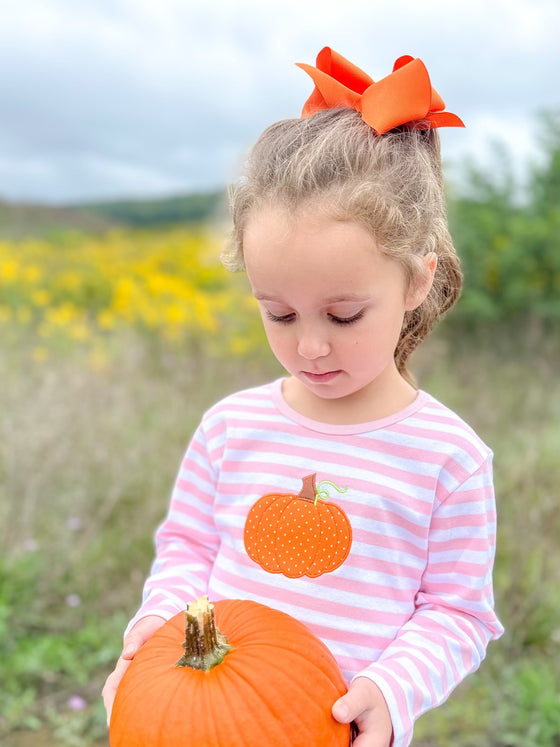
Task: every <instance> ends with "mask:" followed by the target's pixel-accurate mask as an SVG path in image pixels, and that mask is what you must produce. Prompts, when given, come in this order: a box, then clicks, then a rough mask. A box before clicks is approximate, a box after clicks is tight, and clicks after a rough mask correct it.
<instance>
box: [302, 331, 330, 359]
mask: <svg viewBox="0 0 560 747" xmlns="http://www.w3.org/2000/svg"><path fill="white" fill-rule="evenodd" d="M330 350H331V346H330V344H329V342H328V340H326V339H325V338H323V337H321V335H320V334H319V333H318V332H316V331H315V332H313V331H311V330H310V331H309V332H307V333H302V334H301V335H300V336H299V340H298V347H297V351H298V354H299V355H300V356H301V357H302V358H305V359H306V360H308V361H312V360H315V359H316V358H323V357H324V356H326V355H328V354H329V353H330Z"/></svg>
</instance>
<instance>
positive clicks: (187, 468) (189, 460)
mask: <svg viewBox="0 0 560 747" xmlns="http://www.w3.org/2000/svg"><path fill="white" fill-rule="evenodd" d="M310 474H316V475H317V481H318V482H320V481H330V482H332V483H334V484H336V485H337V486H340V487H346V488H347V490H346V492H344V493H340V494H339V493H338V492H337V491H336V490H333V491H331V495H330V497H329V499H328V500H329V501H330V502H331V503H335V504H336V505H337V506H339V507H340V508H341V509H342V510H343V511H344V513H345V514H346V516H347V517H348V519H349V522H350V525H351V528H352V544H351V549H350V552H349V554H348V556H347V557H346V559H345V560H344V562H343V563H342V564H341V565H340V566H339V567H338V568H336V569H335V570H334V571H332V572H326V573H323V574H322V575H319V576H317V577H314V578H312V577H309V576H302V577H299V578H289V577H287V576H285V575H283V574H281V573H274V574H272V573H270V572H268V571H267V570H264V569H263V568H262V567H261V566H260V565H259V564H258V563H256V562H255V561H254V560H252V559H251V558H250V557H249V555H248V553H247V550H246V548H245V543H244V527H245V522H246V519H247V514H248V512H249V510H250V509H251V507H252V506H253V504H254V503H255V502H256V501H257V500H258V499H259V498H261V497H262V496H264V495H269V494H276V495H288V494H291V495H294V496H296V495H297V494H298V493H299V491H300V489H301V486H302V480H303V478H304V477H306V476H307V475H310ZM495 535H496V511H495V502H494V490H493V482H492V453H491V451H490V450H489V449H488V447H487V446H485V444H484V443H483V442H482V441H481V440H480V438H478V436H477V435H476V434H475V433H474V431H473V430H472V429H471V428H470V427H469V426H468V425H467V424H466V423H465V422H464V421H463V420H461V419H460V418H459V417H458V416H457V415H456V414H455V413H453V412H452V411H451V410H449V409H448V408H446V407H445V406H444V405H442V404H440V403H439V402H438V401H437V400H435V399H434V398H433V397H431V396H430V395H428V394H427V393H425V392H422V391H420V392H419V393H418V395H417V397H416V399H415V401H414V402H413V403H412V404H411V405H410V406H408V407H407V408H405V409H404V410H402V411H400V412H398V413H395V414H394V415H392V416H390V417H387V418H384V419H382V420H378V421H375V422H370V423H362V424H358V425H328V424H324V423H318V422H315V421H312V420H309V419H308V418H306V417H304V416H302V415H300V414H299V413H297V412H295V411H294V410H292V409H291V408H290V407H289V406H288V405H287V403H286V402H285V400H284V398H283V396H282V380H278V381H275V382H272V383H270V384H267V385H265V386H261V387H257V388H253V389H248V390H245V391H242V392H239V393H237V394H234V395H231V396H229V397H227V398H225V399H224V400H222V401H221V402H219V403H217V404H216V405H214V406H213V407H212V408H211V409H210V410H209V411H208V412H207V413H206V414H205V415H204V417H203V419H202V422H201V424H200V425H199V427H198V429H197V430H196V432H195V434H194V436H193V438H192V440H191V443H190V445H189V447H188V449H187V452H186V455H185V457H184V460H183V462H182V464H181V467H180V470H179V474H178V476H177V480H176V484H175V488H174V491H173V494H172V497H171V504H170V508H169V512H168V514H167V517H166V518H165V520H164V521H163V523H162V524H161V526H160V527H159V528H158V530H157V532H156V558H155V561H154V564H153V567H152V571H151V574H150V576H149V578H148V579H147V581H146V584H145V588H144V599H143V604H142V606H141V608H140V610H139V611H138V613H137V615H136V616H135V618H134V619H133V620H132V621H131V624H130V626H131V625H132V624H134V622H136V621H137V620H138V619H140V617H143V616H145V615H148V614H155V615H160V616H162V617H164V618H166V619H167V618H169V617H171V616H172V615H174V614H176V613H177V612H178V611H181V610H184V608H185V604H186V602H188V601H190V600H192V599H194V598H195V597H197V596H199V595H201V594H208V595H209V596H210V598H211V599H213V600H218V599H224V598H226V599H227V598H229V599H253V600H255V601H258V602H261V603H263V604H267V605H269V606H271V607H275V608H278V609H281V610H283V611H285V612H287V613H289V614H291V615H293V616H294V617H296V618H298V619H299V620H301V621H303V622H304V623H306V624H307V625H308V626H309V627H310V628H311V630H313V631H314V632H315V634H316V635H317V636H318V637H319V638H321V639H322V640H323V641H324V642H325V643H326V645H327V646H328V647H329V648H330V650H331V651H332V653H333V654H334V656H335V657H336V659H337V661H338V663H339V666H340V669H341V671H342V673H343V675H344V677H345V678H346V680H347V682H350V681H351V680H352V679H353V678H354V677H355V676H357V675H360V676H366V677H369V678H371V679H372V680H373V681H374V682H375V683H376V684H377V685H378V687H379V688H380V689H381V691H382V692H383V695H384V697H385V699H386V702H387V705H388V707H389V710H390V713H391V717H392V721H393V729H394V742H393V744H394V747H404V746H405V745H408V744H409V743H410V741H411V739H412V730H413V724H414V721H415V719H416V718H418V716H420V715H421V714H422V713H424V712H425V711H426V710H428V709H430V708H433V707H435V706H436V705H438V704H439V703H441V702H442V701H443V700H445V698H446V697H447V696H448V695H449V693H450V692H451V690H452V689H453V688H454V687H455V686H456V685H457V684H458V683H459V682H460V681H461V680H462V679H463V678H464V677H465V676H466V675H467V674H468V673H469V672H472V671H474V670H475V669H476V668H477V667H478V665H479V664H480V662H481V660H482V659H483V657H484V655H485V651H486V647H487V644H488V642H489V641H490V640H491V639H493V638H498V637H499V636H500V635H501V633H502V630H503V629H502V626H501V624H500V622H499V620H498V619H497V617H496V615H495V613H494V604H493V591H492V566H493V560H494V550H495ZM130 626H129V629H130Z"/></svg>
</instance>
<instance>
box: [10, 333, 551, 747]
mask: <svg viewBox="0 0 560 747" xmlns="http://www.w3.org/2000/svg"><path fill="white" fill-rule="evenodd" d="M535 349H538V351H539V352H538V354H537V353H535V351H534V350H529V352H526V353H523V354H520V353H519V352H518V351H514V352H512V345H509V344H504V345H502V346H500V349H497V348H496V346H495V345H489V344H488V343H487V342H477V343H476V345H474V346H471V347H468V346H465V348H464V349H463V348H462V347H461V346H460V345H457V344H456V345H453V346H450V345H449V344H448V343H446V342H445V341H444V340H443V338H442V337H439V338H435V339H434V340H433V341H431V342H430V343H429V344H428V345H427V347H426V349H425V350H424V351H423V352H422V353H419V354H418V357H417V360H416V370H417V373H418V376H419V380H420V384H421V386H422V387H423V388H426V389H428V390H429V391H431V392H432V393H433V394H434V395H435V396H436V397H438V398H440V399H442V400H443V401H445V402H446V403H447V404H449V405H450V406H451V407H454V408H455V409H456V410H457V411H458V412H459V413H461V414H462V415H463V416H464V417H465V419H467V420H468V421H469V422H471V424H472V425H473V426H474V427H475V428H476V429H477V430H478V432H479V433H480V434H481V436H482V437H483V438H484V439H485V440H486V441H487V442H488V443H489V444H491V445H492V447H493V449H494V451H495V472H496V487H497V495H498V510H499V516H500V524H499V526H500V532H499V549H498V559H497V565H496V577H495V580H496V596H497V605H498V609H499V611H500V615H501V617H502V619H503V621H504V623H505V625H506V627H507V634H506V636H504V638H503V639H502V640H501V641H500V642H499V643H497V644H494V645H493V646H492V647H491V650H490V653H489V658H488V661H487V662H486V664H485V665H484V666H483V669H482V672H481V674H480V675H477V676H476V677H473V678H470V681H468V684H465V685H464V686H462V687H461V688H460V691H459V692H458V693H457V694H456V695H455V696H454V697H453V698H451V699H450V701H449V704H448V705H446V706H445V707H443V708H441V709H438V711H436V712H434V713H433V714H430V715H428V716H426V717H424V719H422V720H421V721H420V723H419V727H418V738H419V740H421V741H420V742H419V743H421V744H425V745H434V746H437V745H442V746H443V745H448V744H450V743H451V742H453V743H454V744H456V745H457V746H458V747H466V746H467V745H469V744H481V743H484V744H486V745H523V747H531V745H534V746H535V747H549V746H550V747H552V745H555V744H558V739H559V738H560V724H559V725H558V731H557V732H555V731H554V730H555V729H556V726H555V725H554V723H553V721H552V720H553V719H554V716H550V717H548V716H547V715H546V709H547V707H548V706H547V705H546V704H545V705H542V702H543V701H542V700H541V701H539V703H541V705H539V706H538V708H539V709H540V711H541V713H536V714H535V713H533V712H532V711H531V708H533V705H531V704H534V703H535V702H536V700H535V699H536V698H537V693H538V692H541V693H542V688H543V681H544V682H545V688H546V676H547V675H548V674H550V676H551V678H550V683H551V684H549V686H548V687H549V691H550V692H549V693H548V695H550V697H551V698H554V694H553V693H552V690H553V688H554V687H555V685H554V682H556V681H557V678H558V676H560V672H559V671H558V670H559V665H558V661H559V660H560V625H559V624H558V619H560V617H559V616H560V602H559V600H558V594H557V579H558V573H559V572H560V549H559V547H558V542H557V538H558V536H559V534H560V512H558V510H557V498H558V487H557V486H558V484H559V483H560V462H559V460H558V445H559V444H560V391H559V388H558V385H557V381H556V371H557V370H558V363H559V360H558V359H559V358H560V355H559V353H558V351H557V350H556V349H555V341H553V343H552V345H551V346H549V347H548V348H547V344H546V343H545V342H543V343H542V345H540V346H536V348H535ZM32 360H33V359H32V355H31V353H30V352H29V354H28V352H26V350H25V346H24V345H21V346H20V348H19V349H18V350H7V351H5V355H4V356H3V357H2V359H1V360H0V380H1V381H2V387H0V438H1V451H0V541H1V542H2V548H3V554H4V558H5V560H6V559H8V561H9V567H8V570H9V573H10V574H11V578H12V580H13V584H14V585H15V586H16V587H17V583H18V579H19V578H20V577H19V576H18V573H20V571H21V568H22V567H23V566H22V563H25V562H26V559H28V558H29V557H31V556H32V557H34V558H36V559H38V562H37V563H36V565H35V567H34V568H33V571H32V574H33V575H32V576H29V575H27V576H26V575H25V574H23V575H21V584H22V588H21V589H18V588H15V590H14V594H13V595H12V597H9V599H8V603H7V607H8V609H7V611H6V612H5V615H6V616H5V620H4V624H5V630H6V631H7V633H8V635H7V638H6V637H5V638H4V646H5V647H6V650H5V651H4V652H3V656H2V658H3V660H4V661H5V665H4V666H10V660H9V656H12V655H15V653H16V652H17V648H18V646H21V640H22V636H23V637H25V636H29V635H33V636H35V637H36V638H37V639H40V638H41V636H43V635H45V636H46V635H47V634H48V635H49V636H51V637H52V636H55V642H56V641H58V644H56V645H58V646H59V649H57V656H62V652H63V651H64V652H65V655H67V656H69V655H70V654H69V653H68V651H67V649H68V648H72V646H73V645H74V644H73V643H72V641H73V640H76V641H77V640H78V637H79V636H78V633H79V631H80V630H82V631H83V630H86V631H93V630H96V629H97V630H99V631H100V630H101V628H102V627H103V625H106V627H104V628H103V632H99V635H100V636H101V635H103V636H104V637H105V638H106V637H107V636H112V639H111V640H105V638H103V640H102V641H99V640H97V639H96V638H95V636H94V635H93V633H92V637H91V640H89V642H88V643H87V646H89V647H90V648H92V649H96V648H97V649H98V651H97V654H98V655H97V658H95V657H93V658H92V659H91V661H89V660H88V662H89V663H88V662H84V654H83V649H80V650H79V653H78V652H77V653H76V658H78V657H79V658H80V660H81V661H82V662H84V667H85V668H86V669H87V671H86V672H84V673H82V675H80V676H79V677H73V675H72V672H71V671H70V672H69V671H67V670H64V672H63V671H62V670H63V669H64V668H63V667H62V666H61V667H59V668H57V666H56V664H55V665H53V666H52V669H51V670H49V671H47V672H39V673H37V672H36V671H35V670H33V667H35V668H37V658H36V657H35V658H33V659H32V658H31V656H30V664H29V669H30V671H29V672H28V671H27V670H25V666H26V665H25V666H24V665H23V664H20V665H21V667H23V669H21V671H20V672H19V674H18V675H17V676H16V675H14V676H13V677H12V679H10V680H9V682H10V692H11V693H12V698H13V703H12V710H11V711H10V713H11V714H12V715H11V717H10V719H7V718H6V719H5V722H4V729H5V730H6V729H8V731H7V732H6V731H5V732H4V733H5V734H6V733H8V734H9V733H10V732H9V729H11V728H14V727H15V726H16V725H18V724H19V725H20V726H21V725H22V724H28V725H29V724H32V725H33V726H37V727H38V726H45V724H46V725H50V728H51V729H55V733H56V735H57V740H58V741H56V743H57V744H58V743H59V744H61V745H62V744H84V745H86V744H88V743H89V740H90V738H93V737H94V736H95V735H97V736H99V734H100V733H102V730H103V724H102V718H103V716H102V712H101V710H100V706H99V702H98V700H99V698H98V694H99V689H100V684H101V682H102V681H103V679H104V677H105V676H106V674H107V673H108V671H109V668H110V664H111V662H112V659H113V657H114V656H115V655H116V653H117V652H118V647H119V638H120V631H121V629H122V624H123V622H124V620H125V619H126V617H127V616H128V615H129V614H130V613H131V612H132V611H133V610H134V608H135V607H136V605H137V603H138V599H139V594H140V590H141V585H142V581H143V578H144V575H145V573H146V571H147V569H148V565H149V562H150V560H151V553H152V544H151V543H152V535H153V530H154V528H155V526H156V524H157V522H158V521H159V519H160V518H161V517H162V516H163V514H164V512H165V509H166V506H167V501H168V496H169V492H170V489H171V486H172V482H173V479H174V476H175V472H176V470H177V468H178V464H179V460H180V458H181V456H182V453H183V451H184V448H185V445H186V442H187V440H188V438H189V436H190V434H191V432H192V430H193V428H194V427H195V425H196V423H197V422H198V420H199V418H200V415H201V412H202V411H203V410H204V408H205V407H206V406H207V405H209V404H210V403H211V402H213V401H215V400H216V399H217V398H218V397H220V396H222V395H223V394H225V393H226V392H228V391H231V390H233V389H236V388H239V387H241V386H247V385H251V384H253V383H256V382H258V381H262V380H265V379H267V378H270V377H271V376H273V375H276V374H277V373H278V369H277V368H275V366H274V365H273V364H272V363H271V362H269V361H268V362H265V361H255V363H254V364H253V365H250V364H249V363H248V362H247V361H242V360H236V361H231V362H229V363H227V364H226V363H224V361H220V360H218V359H211V358H209V357H208V356H206V355H203V354H202V353H201V352H200V351H199V352H198V353H196V354H194V353H193V352H192V351H191V352H190V353H188V352H184V353H181V352H178V351H175V352H169V350H166V349H165V348H161V347H158V346H156V345H154V344H153V343H148V342H147V341H146V340H144V339H141V338H138V337H134V336H131V337H128V338H123V339H122V340H121V341H120V344H119V346H118V353H117V354H115V356H114V358H113V361H112V364H111V365H110V366H109V367H107V368H106V369H104V370H101V371H100V370H94V369H92V368H90V367H88V365H87V361H86V359H85V358H84V359H83V360H82V359H80V358H79V357H77V356H74V357H72V356H70V357H61V358H60V359H59V360H55V359H52V358H51V359H50V360H49V361H47V362H45V363H42V364H41V363H33V362H32ZM22 573H23V572H22ZM24 583H25V584H26V585H29V584H30V583H31V586H32V589H33V595H34V599H28V597H26V593H25V591H24V589H23V585H24ZM18 600H21V601H20V602H18ZM10 605H11V608H10ZM24 605H25V606H24ZM0 617H1V616H0ZM3 619H4V618H2V619H0V627H1V624H2V620H3ZM38 620H39V621H40V622H39V623H38ZM6 621H7V622H6ZM102 623H103V625H102ZM16 624H17V626H18V629H19V633H20V634H21V636H20V637H18V636H16V635H15V633H13V630H12V629H13V627H14V626H15V625H16ZM10 634H11V635H12V638H10ZM6 640H7V642H6ZM10 641H11V642H10ZM53 645H55V644H53ZM76 646H78V643H76ZM90 653H92V654H93V653H95V651H91V652H90ZM41 661H43V660H41ZM31 662H33V663H31ZM12 666H13V665H12ZM42 666H45V667H46V666H47V665H46V664H44V665H42ZM69 668H70V670H71V665H69ZM59 670H60V671H59ZM505 672H508V673H509V675H508V676H510V683H513V684H510V690H509V691H508V692H509V695H507V697H505V696H504V695H503V693H504V690H503V688H502V687H501V681H502V678H503V676H504V673H505ZM6 676H7V675H6V674H5V673H3V671H2V666H1V665H0V679H2V678H3V677H6ZM535 676H536V680H535V682H536V684H534V677H535ZM18 678H19V679H18ZM20 685H21V688H20ZM18 688H20V689H18ZM30 688H31V690H33V692H34V696H33V698H32V700H33V702H32V703H31V702H30V703H29V704H28V705H25V707H24V706H22V707H21V708H20V709H19V710H18V708H17V707H16V705H17V699H18V698H23V697H24V696H23V695H22V694H19V695H18V693H20V690H21V693H24V692H26V691H29V690H30ZM512 688H513V689H512ZM539 688H540V690H539ZM546 692H547V691H546V690H545V693H546ZM72 693H77V694H79V695H80V696H82V697H83V698H84V699H85V702H86V708H85V710H84V711H83V712H80V713H77V714H72V713H70V712H69V711H68V706H67V700H68V696H69V695H70V694H72ZM550 693H552V694H550ZM540 697H542V695H541V696H540ZM546 702H547V703H548V701H546ZM551 702H552V706H551V708H552V710H551V713H553V712H554V708H556V706H558V708H557V709H556V710H557V711H558V712H560V703H559V702H555V701H551ZM14 704H16V705H14ZM523 708H526V714H525V716H524V717H523V718H524V720H523V719H521V716H520V715H519V714H520V713H525V712H524V711H523ZM514 710H515V716H516V718H517V719H518V721H517V722H516V721H514V718H513V716H514V714H513V711H514ZM92 713H93V716H92V715H91V714H92ZM30 714H32V715H33V718H31V716H30ZM473 714H478V715H477V723H476V724H475V725H474V726H473V725H472V718H471V717H472V716H473ZM483 714H488V716H489V717H491V718H488V723H486V724H485V721H484V715H483ZM72 719H74V721H72ZM80 719H81V721H80ZM88 719H89V720H88ZM92 719H93V722H92ZM469 719H471V722H470V723H471V726H469V730H470V733H471V736H472V739H473V740H474V741H472V740H471V741H468V737H467V736H464V735H463V734H462V731H463V730H462V728H461V724H462V723H463V722H464V723H465V724H466V722H467V721H468V720H469ZM520 719H521V721H520ZM539 719H540V721H541V722H542V723H544V724H545V727H546V728H547V729H548V732H546V731H542V730H541V731H540V732H535V733H536V734H537V736H536V737H532V736H531V733H530V732H529V731H528V729H529V725H530V724H531V723H533V724H534V722H535V721H536V722H537V723H539ZM544 719H548V721H546V723H545V721H544ZM475 720H476V719H475ZM71 723H75V724H77V725H75V726H74V727H73V730H69V727H68V724H71ZM92 723H93V726H92ZM506 723H510V724H514V726H512V727H511V728H514V733H513V735H512V734H511V733H510V734H509V736H508V737H507V739H506V736H504V730H505V726H504V724H506ZM61 724H66V725H65V726H64V727H63V726H61ZM551 724H552V725H551ZM545 727H543V729H544V728H545ZM473 728H474V729H475V731H474V732H473V731H472V730H473ZM511 728H510V731H511ZM465 729H466V726H465ZM485 729H486V732H485V731H484V730H485ZM534 731H535V729H534V725H533V732H534ZM1 733H2V719H1V718H0V735H1ZM481 733H482V734H483V736H482V737H481ZM484 734H485V736H484ZM543 734H545V736H543ZM547 734H548V736H546V735H547ZM550 734H551V735H552V736H550ZM88 735H89V736H88ZM475 737H476V739H478V740H479V741H478V742H477V741H476V739H475ZM5 738H7V737H5ZM481 739H482V741H480V740H481ZM539 740H540V741H539ZM547 740H548V741H547ZM554 740H556V741H554ZM4 743H9V742H4Z"/></svg>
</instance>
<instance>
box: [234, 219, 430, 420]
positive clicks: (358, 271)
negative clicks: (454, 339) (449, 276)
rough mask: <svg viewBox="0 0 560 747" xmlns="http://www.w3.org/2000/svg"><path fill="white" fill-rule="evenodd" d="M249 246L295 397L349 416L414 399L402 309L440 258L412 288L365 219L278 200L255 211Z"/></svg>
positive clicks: (326, 415)
mask: <svg viewBox="0 0 560 747" xmlns="http://www.w3.org/2000/svg"><path fill="white" fill-rule="evenodd" d="M243 253H244V260H245V266H246V269H247V275H248V277H249V281H250V283H251V286H252V289H253V293H254V295H255V298H256V299H257V300H258V302H259V305H260V309H261V314H262V318H263V322H264V328H265V332H266V335H267V338H268V341H269V344H270V347H271V348H272V351H273V353H274V355H275V356H276V358H277V359H278V361H279V362H280V363H281V364H282V365H283V366H284V368H285V369H286V370H287V371H288V372H289V373H290V374H291V378H290V379H288V381H287V382H285V386H284V396H285V398H286V400H287V402H288V404H290V405H291V406H292V407H293V408H294V409H296V410H297V411H299V412H301V413H302V414H304V415H306V416H307V417H311V418H314V419H317V420H325V421H327V422H340V423H342V422H365V421H367V420H373V419H375V418H377V417H384V416H385V415H389V414H392V413H393V412H395V411H398V410H399V409H402V407H404V406H406V405H407V404H410V403H411V402H412V400H413V399H414V397H415V392H414V390H413V389H412V387H410V386H409V385H408V384H407V383H406V382H405V381H404V379H403V378H402V377H401V376H400V374H399V373H398V371H397V368H396V365H395V362H394V351H395V348H396V345H397V341H398V339H399V335H400V331H401V327H402V323H403V317H404V313H405V311H406V310H410V309H413V308H416V306H418V305H419V304H420V303H421V302H422V300H423V299H424V298H425V296H426V295H427V292H428V291H429V288H430V285H431V281H432V277H433V271H434V270H435V264H436V263H435V255H428V256H427V257H426V258H425V265H426V277H425V278H424V280H423V282H422V283H415V284H414V286H413V287H411V288H409V287H408V285H407V282H406V279H405V274H404V270H403V268H402V266H401V265H400V264H399V263H398V262H396V261H394V260H392V259H390V258H389V257H387V256H386V255H384V254H383V253H382V252H381V251H380V250H379V248H378V246H377V244H376V242H375V240H374V239H373V238H372V236H371V235H370V234H369V233H368V232H367V231H366V229H365V228H364V227H362V226H361V225H360V224H358V223H354V222H341V221H337V220H334V219H332V218H330V217H328V216H326V215H324V214H318V213H316V214H314V213H313V211H312V210H308V211H306V212H297V213H296V214H295V215H294V214H290V213H288V212H287V211H286V210H282V209H278V208H274V207H267V208H263V209H260V210H258V211H256V212H255V213H254V214H253V215H252V216H251V217H250V219H249V221H248V224H247V227H246V230H245V233H244V241H243ZM420 286H421V287H420ZM356 418H359V420H356Z"/></svg>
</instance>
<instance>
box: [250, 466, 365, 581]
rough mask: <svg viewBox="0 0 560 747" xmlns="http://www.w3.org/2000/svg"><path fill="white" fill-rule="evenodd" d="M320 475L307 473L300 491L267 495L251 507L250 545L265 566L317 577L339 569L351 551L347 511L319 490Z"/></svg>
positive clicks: (254, 557) (254, 556) (288, 573)
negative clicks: (317, 487) (318, 477)
mask: <svg viewBox="0 0 560 747" xmlns="http://www.w3.org/2000/svg"><path fill="white" fill-rule="evenodd" d="M315 477H316V476H315V475H308V476H307V477H305V478H304V479H303V481H302V482H303V486H302V489H301V491H300V493H299V494H298V495H290V494H274V493H273V494H269V495H265V496H263V497H262V498H259V500H258V501H257V502H256V503H255V504H254V505H253V506H252V508H251V510H250V511H249V513H248V515H247V520H246V522H245V533H244V539H245V549H246V550H247V554H248V555H249V557H250V558H251V559H252V560H254V561H255V562H256V563H258V564H259V565H260V566H261V568H263V569H264V570H265V571H268V572H269V573H282V574H283V575H284V576H287V577H288V578H301V577H302V576H308V577H310V578H316V577H317V576H321V575H322V574H323V573H330V572H331V571H334V570H336V569H337V568H338V567H339V566H340V565H342V563H344V561H345V560H346V558H347V557H348V553H349V552H350V547H351V545H352V528H351V526H350V522H349V521H348V517H347V516H346V514H345V513H344V511H343V510H342V509H341V508H340V507H339V506H337V505H336V504H335V503H330V502H329V501H326V500H325V498H324V495H323V494H322V493H321V494H320V493H319V492H318V491H317V490H316V487H315Z"/></svg>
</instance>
